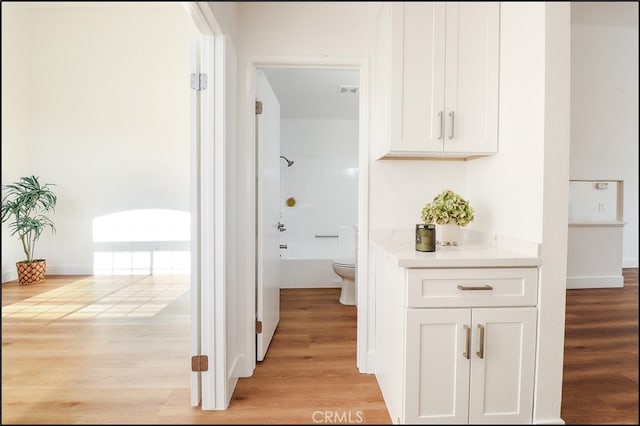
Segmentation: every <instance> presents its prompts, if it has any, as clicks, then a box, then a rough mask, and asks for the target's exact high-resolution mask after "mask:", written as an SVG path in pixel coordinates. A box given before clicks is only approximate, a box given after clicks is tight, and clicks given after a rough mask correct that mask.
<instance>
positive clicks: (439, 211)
mask: <svg viewBox="0 0 640 426" xmlns="http://www.w3.org/2000/svg"><path fill="white" fill-rule="evenodd" d="M421 216H422V221H423V222H424V223H435V224H439V225H444V224H446V223H449V222H453V223H457V224H458V225H460V226H467V225H468V224H469V223H471V222H473V220H474V219H475V217H474V216H473V208H472V207H471V205H470V204H469V202H468V201H467V200H465V199H464V198H462V197H461V196H460V195H458V194H456V193H455V192H453V191H452V190H450V189H446V190H444V191H442V192H441V193H440V194H438V195H436V196H435V197H434V199H433V201H431V202H430V203H427V204H426V205H425V206H424V208H423V209H422V215H421Z"/></svg>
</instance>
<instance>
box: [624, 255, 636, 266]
mask: <svg viewBox="0 0 640 426" xmlns="http://www.w3.org/2000/svg"><path fill="white" fill-rule="evenodd" d="M622 267H623V268H637V267H638V258H637V257H635V258H627V259H622Z"/></svg>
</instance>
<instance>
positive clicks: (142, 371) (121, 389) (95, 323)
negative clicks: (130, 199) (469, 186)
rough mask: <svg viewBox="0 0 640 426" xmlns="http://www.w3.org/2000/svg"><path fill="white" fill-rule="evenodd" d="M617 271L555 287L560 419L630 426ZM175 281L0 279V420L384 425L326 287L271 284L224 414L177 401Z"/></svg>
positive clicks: (181, 345)
mask: <svg viewBox="0 0 640 426" xmlns="http://www.w3.org/2000/svg"><path fill="white" fill-rule="evenodd" d="M624 277H625V285H624V287H623V288H621V289H588V290H568V291H567V313H566V331H565V334H566V337H565V364H564V373H563V393H562V418H563V419H564V420H565V422H566V423H567V424H638V270H637V268H636V269H625V270H624ZM154 286H155V287H154ZM168 286H176V288H169V289H168ZM180 286H182V287H180ZM187 286H188V284H187V279H186V277H93V276H77V277H70V276H65V277H55V276H52V277H48V278H47V281H46V282H45V283H43V284H40V285H35V286H27V287H20V286H18V285H17V284H15V283H9V284H4V285H3V286H2V314H3V321H2V367H3V368H2V424H105V423H111V424H216V423H219V424H300V423H302V424H310V423H316V422H324V423H328V422H329V421H328V420H331V422H333V423H340V422H342V423H348V422H349V421H348V420H352V421H351V423H377V424H387V423H390V418H389V415H388V413H387V410H386V407H385V405H384V402H383V400H382V396H381V394H380V390H379V388H378V385H377V382H376V379H375V377H374V376H373V375H363V374H359V373H358V371H357V368H356V365H355V350H356V346H355V339H356V309H355V308H354V307H353V306H343V305H341V304H339V303H338V302H337V299H338V297H339V291H340V290H339V289H337V288H334V289H286V290H282V291H281V323H280V325H279V326H278V329H277V331H276V334H275V335H274V339H273V342H272V346H271V347H270V349H269V351H268V353H267V357H266V358H265V361H263V362H261V363H259V364H258V366H257V368H256V371H255V373H254V375H253V376H252V377H251V378H242V379H240V380H239V382H238V385H237V388H236V390H235V392H234V395H233V398H232V401H231V404H230V407H229V409H228V410H225V411H213V412H211V411H207V412H205V411H202V410H200V409H199V408H194V407H190V406H189V399H190V398H189V363H188V360H189V358H190V350H189V347H190V345H189V340H190V336H189V333H190V328H189V321H190V319H189V306H190V302H189V293H188V291H182V292H181V290H180V288H183V289H186V288H187ZM171 291H173V293H167V292H171ZM145 292H147V293H149V294H150V293H152V292H155V293H154V294H155V295H156V296H155V297H156V299H155V300H153V297H145V296H144V294H145ZM80 313H82V314H83V315H80ZM313 416H316V418H314V417H313ZM317 416H321V417H322V416H324V418H322V419H321V420H324V421H316V420H318V419H319V417H317ZM327 416H328V418H327ZM349 416H350V417H349ZM335 420H340V421H335Z"/></svg>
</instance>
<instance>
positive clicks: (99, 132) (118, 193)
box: [2, 3, 196, 280]
mask: <svg viewBox="0 0 640 426" xmlns="http://www.w3.org/2000/svg"><path fill="white" fill-rule="evenodd" d="M5 6H6V5H5V4H4V3H3V6H2V7H3V19H4V18H5V17H4V11H5ZM17 6H18V5H13V7H17ZM24 7H28V8H29V9H28V12H27V15H28V23H27V25H26V26H25V27H24V28H26V30H24V29H22V31H26V32H28V36H27V37H4V34H3V43H5V40H6V42H9V40H18V41H19V42H20V44H22V46H23V47H24V43H25V39H26V43H27V45H26V49H24V52H25V55H27V58H26V60H25V61H24V62H25V63H26V64H28V66H27V67H25V68H22V70H21V72H22V73H23V74H24V75H26V78H27V79H28V81H29V84H30V91H27V92H26V93H27V97H26V99H23V100H24V101H25V102H26V103H27V104H28V113H27V118H24V117H21V118H19V119H18V121H17V122H18V123H22V122H24V121H28V124H29V126H28V132H24V131H22V134H23V136H22V137H21V138H19V139H18V138H12V137H10V136H11V135H12V134H16V135H17V134H18V131H17V130H16V131H11V130H7V132H10V133H8V134H7V135H8V137H6V138H5V133H4V132H5V130H4V127H5V126H6V125H8V126H10V127H11V122H7V121H5V120H4V119H3V141H2V144H3V152H4V151H5V148H6V150H7V152H9V153H16V154H17V152H18V151H20V150H22V149H23V148H17V147H22V146H27V147H29V150H30V151H31V152H32V153H37V155H36V156H33V157H30V158H29V159H28V161H27V162H25V163H23V165H22V166H20V167H17V166H14V164H13V161H12V155H11V154H10V155H8V156H6V155H3V158H2V165H3V167H2V168H3V176H2V179H3V184H4V183H6V181H7V180H15V179H17V178H18V177H19V176H21V175H25V174H36V175H40V177H41V180H42V181H44V182H52V183H55V184H57V187H56V192H57V194H58V197H59V198H58V207H57V209H56V213H55V216H54V220H55V222H56V227H57V233H56V234H55V235H53V236H49V235H44V236H43V237H42V239H41V240H40V243H39V245H38V256H39V257H44V258H46V259H47V265H48V273H52V274H90V273H92V261H93V248H94V247H93V242H92V220H93V219H94V218H96V217H99V216H102V215H105V214H109V213H114V212H118V211H123V210H130V209H143V208H162V209H172V210H181V211H188V210H189V115H188V113H189V86H188V75H189V43H190V41H191V38H192V36H194V35H195V34H196V32H195V28H194V27H193V23H192V21H191V18H189V17H188V15H187V14H186V12H185V10H184V9H183V7H182V6H181V5H180V4H179V3H107V4H104V3H103V4H100V3H98V4H96V3H93V4H92V3H57V4H53V3H40V4H38V5H37V6H36V5H28V4H27V5H25V6H24ZM168 29H171V30H170V31H168ZM4 30H5V27H4V22H3V31H4ZM18 34H19V33H18ZM18 34H17V35H18ZM3 55H4V44H3ZM4 63H5V61H4V58H3V64H4ZM4 79H5V74H4V70H3V87H11V86H12V84H7V85H5V84H4V83H5V81H4ZM4 96H5V91H4V90H3V102H4ZM14 98H15V96H14ZM4 110H5V109H4V108H3V112H4ZM16 114H17V111H16ZM24 134H26V137H25V136H24ZM5 165H8V167H7V168H5ZM5 170H7V171H9V170H11V173H6V174H5ZM2 238H3V254H2V269H3V273H6V272H8V271H10V270H11V269H14V268H15V267H14V266H13V262H15V261H16V260H20V259H19V258H18V257H17V256H16V254H15V252H12V251H5V250H4V248H5V244H6V245H7V246H10V245H16V244H19V243H17V242H16V241H9V242H5V233H4V232H3V236H2ZM9 243H11V244H9ZM3 278H4V275H3ZM3 280H4V279H3Z"/></svg>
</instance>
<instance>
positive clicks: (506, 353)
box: [469, 308, 537, 424]
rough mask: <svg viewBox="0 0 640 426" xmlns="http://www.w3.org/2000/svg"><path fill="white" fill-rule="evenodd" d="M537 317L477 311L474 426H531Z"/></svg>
mask: <svg viewBox="0 0 640 426" xmlns="http://www.w3.org/2000/svg"><path fill="white" fill-rule="evenodd" d="M536 312H537V311H536V308H482V309H473V310H472V320H473V321H472V337H473V338H472V341H473V349H472V351H471V352H472V356H471V382H470V386H469V388H470V390H469V393H470V396H469V423H471V424H482V423H485V424H498V423H506V424H516V423H521V424H526V423H531V422H532V410H533V377H534V376H533V373H534V359H535V342H536V318H537V314H536Z"/></svg>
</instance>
